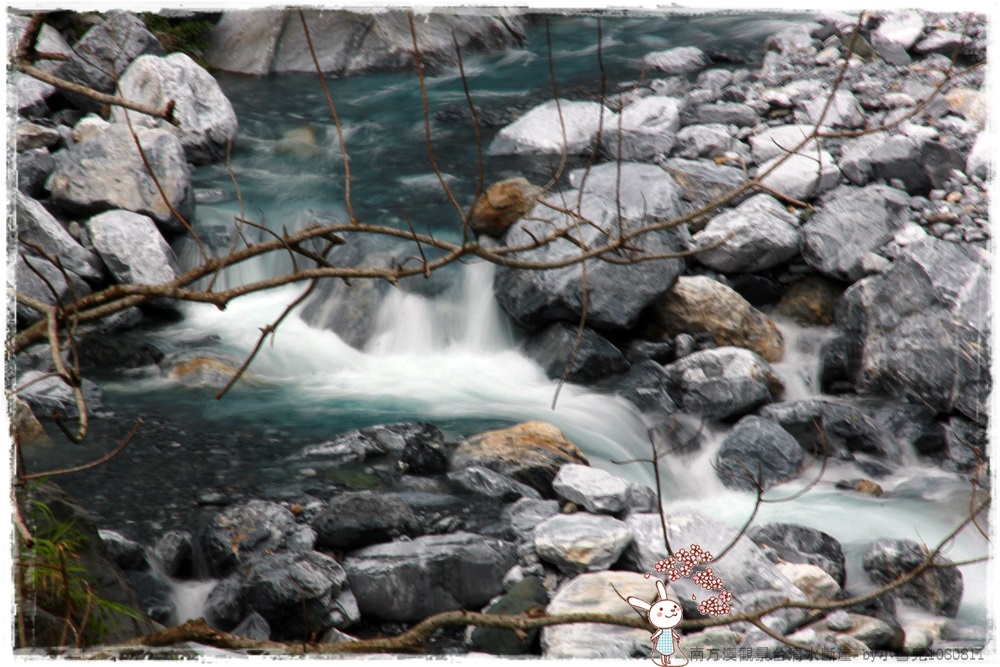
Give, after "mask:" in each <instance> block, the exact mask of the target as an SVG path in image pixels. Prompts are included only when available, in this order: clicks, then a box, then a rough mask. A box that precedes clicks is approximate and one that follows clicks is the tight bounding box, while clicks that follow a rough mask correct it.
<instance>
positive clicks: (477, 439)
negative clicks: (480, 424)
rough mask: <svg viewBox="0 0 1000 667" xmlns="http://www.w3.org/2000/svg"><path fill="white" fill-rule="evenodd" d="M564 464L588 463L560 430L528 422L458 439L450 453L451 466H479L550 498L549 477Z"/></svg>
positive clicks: (456, 467) (550, 481)
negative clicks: (458, 441)
mask: <svg viewBox="0 0 1000 667" xmlns="http://www.w3.org/2000/svg"><path fill="white" fill-rule="evenodd" d="M567 463H578V464H583V465H588V462H587V458H586V457H585V456H584V455H583V452H581V451H580V449H579V448H578V447H577V446H576V445H575V444H573V443H572V442H570V441H569V440H568V439H566V436H565V435H563V433H562V431H560V430H559V429H558V428H556V427H555V426H553V425H551V424H548V423H546V422H542V421H531V422H525V423H523V424H518V425H517V426H513V427H511V428H508V429H501V430H497V431H487V432H486V433H480V434H479V435H475V436H472V437H471V438H467V439H465V440H463V441H461V442H460V443H459V444H458V447H456V448H455V451H454V452H453V454H452V461H451V467H452V469H453V470H457V469H459V468H463V467H465V466H470V465H475V466H482V467H484V468H488V469H490V470H493V471H495V472H499V473H500V474H503V475H507V476H508V477H512V478H513V479H515V480H517V481H519V482H521V483H523V484H527V485H528V486H530V487H532V488H534V489H535V490H536V491H538V492H539V493H541V494H542V496H544V497H552V496H553V491H552V480H553V479H555V477H556V475H557V474H558V472H559V469H560V468H561V467H562V466H563V465H565V464H567Z"/></svg>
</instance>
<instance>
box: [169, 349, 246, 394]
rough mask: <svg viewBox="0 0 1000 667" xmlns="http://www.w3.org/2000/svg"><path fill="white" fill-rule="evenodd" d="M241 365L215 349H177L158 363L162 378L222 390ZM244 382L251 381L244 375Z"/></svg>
mask: <svg viewBox="0 0 1000 667" xmlns="http://www.w3.org/2000/svg"><path fill="white" fill-rule="evenodd" d="M241 365H242V362H241V361H240V360H239V359H237V358H236V357H232V356H229V355H226V354H221V353H219V352H215V351H214V350H211V351H210V350H179V351H177V352H174V353H171V354H168V355H166V356H164V357H163V358H162V359H161V360H160V362H159V366H160V371H161V373H163V375H164V376H165V377H167V378H169V379H171V380H174V381H175V382H178V383H180V384H182V385H184V386H185V387H215V388H216V389H221V388H223V387H225V386H226V385H227V384H229V382H230V381H231V380H232V379H233V376H235V375H236V373H238V372H239V370H240V366H241ZM243 380H244V381H245V382H246V381H252V380H253V376H250V375H245V376H244V378H243Z"/></svg>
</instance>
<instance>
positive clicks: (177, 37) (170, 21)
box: [139, 13, 212, 67]
mask: <svg viewBox="0 0 1000 667" xmlns="http://www.w3.org/2000/svg"><path fill="white" fill-rule="evenodd" d="M139 17H140V18H141V19H142V20H143V22H144V23H145V24H146V27H147V28H149V31H150V32H151V33H153V34H154V35H155V36H156V39H158V40H160V44H162V45H163V48H164V49H166V51H167V53H178V52H179V53H184V54H186V55H188V56H190V57H191V59H192V60H194V61H195V62H196V63H198V64H199V65H201V66H202V67H204V66H205V62H204V56H205V51H206V50H207V49H208V47H209V43H210V42H209V37H208V35H209V32H211V30H212V22H211V21H208V20H205V19H200V18H186V17H184V18H172V17H168V16H163V15H161V14H149V13H146V14H140V15H139Z"/></svg>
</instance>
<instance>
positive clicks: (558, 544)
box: [535, 512, 632, 576]
mask: <svg viewBox="0 0 1000 667" xmlns="http://www.w3.org/2000/svg"><path fill="white" fill-rule="evenodd" d="M631 541H632V529H631V528H629V527H628V526H627V525H625V524H624V523H623V522H621V521H619V520H618V519H615V518H614V517H610V516H603V515H595V514H589V513H587V512H577V513H575V514H558V515H556V516H554V517H552V518H551V519H546V520H545V521H543V522H541V523H540V524H538V525H537V526H535V551H536V552H537V553H538V556H539V558H542V559H543V560H546V561H548V562H550V563H552V564H553V565H555V566H556V567H558V568H559V569H560V570H561V571H562V572H564V573H565V574H568V575H570V576H573V575H577V574H582V573H583V572H598V571H600V570H607V569H608V568H609V567H611V566H612V565H613V564H614V563H615V561H617V560H618V557H619V556H621V554H622V552H623V551H624V550H625V547H627V546H628V545H629V543H630V542H631Z"/></svg>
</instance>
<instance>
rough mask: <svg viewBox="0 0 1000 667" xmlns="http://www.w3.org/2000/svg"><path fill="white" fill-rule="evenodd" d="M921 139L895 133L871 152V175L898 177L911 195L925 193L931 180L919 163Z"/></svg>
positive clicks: (878, 177)
mask: <svg viewBox="0 0 1000 667" xmlns="http://www.w3.org/2000/svg"><path fill="white" fill-rule="evenodd" d="M922 150H923V141H921V140H919V139H913V138H911V137H907V136H905V135H902V134H896V135H893V136H892V137H890V138H889V139H888V140H886V141H885V142H884V143H882V144H880V145H879V146H878V149H877V150H875V151H873V152H872V155H871V165H872V176H873V177H874V178H877V179H883V180H885V181H890V180H892V179H899V180H900V181H902V182H903V184H904V186H905V187H906V191H907V192H908V193H910V194H911V195H926V194H927V193H928V192H929V191H930V189H931V181H930V178H928V176H927V173H926V172H925V171H924V168H923V166H922V163H921V154H922Z"/></svg>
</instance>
